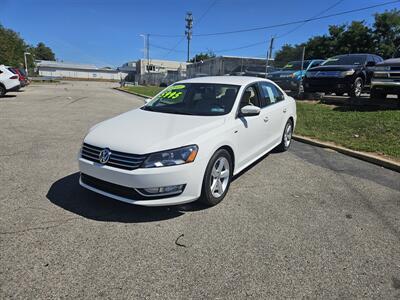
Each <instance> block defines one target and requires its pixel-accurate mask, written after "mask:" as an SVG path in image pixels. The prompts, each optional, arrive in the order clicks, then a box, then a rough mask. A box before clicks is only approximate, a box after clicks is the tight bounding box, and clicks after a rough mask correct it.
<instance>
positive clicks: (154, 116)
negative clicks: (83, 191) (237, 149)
mask: <svg viewBox="0 0 400 300" xmlns="http://www.w3.org/2000/svg"><path fill="white" fill-rule="evenodd" d="M224 122H225V116H193V115H178V114H168V113H158V112H152V111H145V110H142V109H135V110H132V111H129V112H127V113H124V114H122V115H119V116H117V117H114V118H112V119H109V120H106V121H104V122H101V123H99V124H97V125H95V126H94V127H92V129H91V130H90V132H89V133H88V135H87V136H86V137H85V143H88V144H91V145H94V146H98V147H102V148H106V147H108V148H110V149H113V150H115V151H120V152H126V153H134V154H146V153H151V152H157V151H160V150H167V149H172V148H177V147H181V146H186V145H191V144H196V141H197V140H198V138H199V137H200V136H201V135H204V134H208V133H209V132H210V131H211V130H213V129H216V128H218V127H219V126H221V125H222V124H223V123H224Z"/></svg>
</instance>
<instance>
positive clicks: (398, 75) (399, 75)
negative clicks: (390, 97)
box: [390, 72, 400, 78]
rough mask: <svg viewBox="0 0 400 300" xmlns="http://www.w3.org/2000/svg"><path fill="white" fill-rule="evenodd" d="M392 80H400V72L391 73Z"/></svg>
mask: <svg viewBox="0 0 400 300" xmlns="http://www.w3.org/2000/svg"><path fill="white" fill-rule="evenodd" d="M390 78H400V72H396V73H390Z"/></svg>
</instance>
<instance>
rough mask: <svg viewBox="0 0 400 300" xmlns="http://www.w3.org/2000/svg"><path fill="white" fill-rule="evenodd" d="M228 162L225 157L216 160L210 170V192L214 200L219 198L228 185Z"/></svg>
mask: <svg viewBox="0 0 400 300" xmlns="http://www.w3.org/2000/svg"><path fill="white" fill-rule="evenodd" d="M229 177H230V170H229V162H228V160H227V159H226V158H225V157H220V158H218V159H217V160H216V161H215V163H214V166H213V168H212V170H211V182H210V190H211V194H212V195H213V196H214V197H215V198H219V197H221V196H222V195H223V194H224V192H225V190H226V188H227V186H228V183H229Z"/></svg>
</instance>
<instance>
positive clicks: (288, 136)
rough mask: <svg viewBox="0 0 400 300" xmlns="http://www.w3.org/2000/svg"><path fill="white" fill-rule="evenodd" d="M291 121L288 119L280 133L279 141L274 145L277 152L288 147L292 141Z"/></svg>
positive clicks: (283, 150)
mask: <svg viewBox="0 0 400 300" xmlns="http://www.w3.org/2000/svg"><path fill="white" fill-rule="evenodd" d="M292 134H293V122H292V120H288V121H287V122H286V125H285V128H284V130H283V134H282V140H281V143H280V144H279V145H278V146H277V147H276V149H277V150H278V151H279V152H285V151H287V150H288V149H289V148H290V145H291V143H292Z"/></svg>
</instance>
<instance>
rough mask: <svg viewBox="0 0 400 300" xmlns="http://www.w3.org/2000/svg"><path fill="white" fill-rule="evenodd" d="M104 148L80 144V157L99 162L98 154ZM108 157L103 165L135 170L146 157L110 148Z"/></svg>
mask: <svg viewBox="0 0 400 300" xmlns="http://www.w3.org/2000/svg"><path fill="white" fill-rule="evenodd" d="M102 150H104V149H103V148H100V147H97V146H92V145H89V144H86V143H83V145H82V154H81V155H82V158H84V159H87V160H90V161H93V162H96V163H100V160H99V154H100V152H101V151H102ZM110 151H111V154H110V158H109V160H108V162H107V163H105V165H107V166H110V167H114V168H119V169H124V170H135V169H137V168H139V167H140V165H141V164H142V163H143V161H144V160H145V159H146V156H145V155H138V154H130V153H124V152H119V151H114V150H112V149H110Z"/></svg>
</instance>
